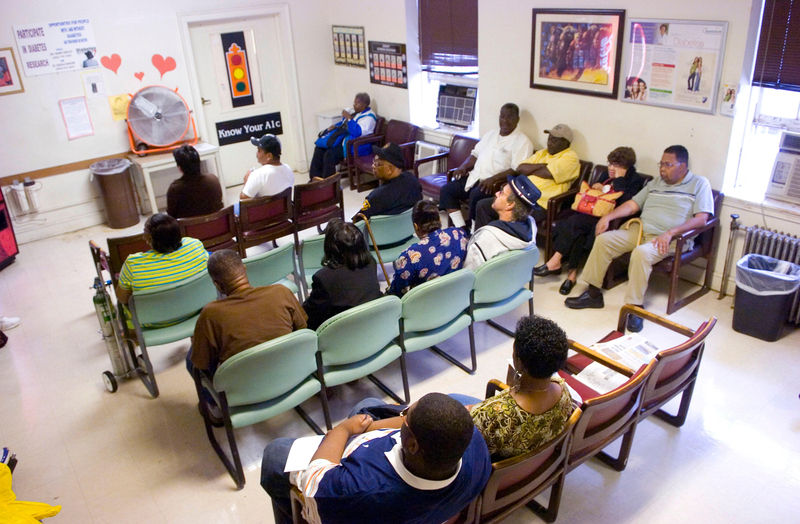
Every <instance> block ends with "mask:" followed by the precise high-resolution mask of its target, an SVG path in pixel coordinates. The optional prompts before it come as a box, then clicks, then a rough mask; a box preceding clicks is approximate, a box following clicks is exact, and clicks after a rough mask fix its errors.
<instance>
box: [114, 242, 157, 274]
mask: <svg viewBox="0 0 800 524" xmlns="http://www.w3.org/2000/svg"><path fill="white" fill-rule="evenodd" d="M149 249H150V244H148V243H147V242H145V241H144V233H138V234H136V235H130V236H126V237H115V238H109V239H108V261H109V263H110V264H111V273H112V275H113V276H114V278H116V277H117V276H118V275H119V272H120V271H122V265H123V264H124V263H125V259H127V258H128V255H132V254H134V253H144V252H145V251H148V250H149Z"/></svg>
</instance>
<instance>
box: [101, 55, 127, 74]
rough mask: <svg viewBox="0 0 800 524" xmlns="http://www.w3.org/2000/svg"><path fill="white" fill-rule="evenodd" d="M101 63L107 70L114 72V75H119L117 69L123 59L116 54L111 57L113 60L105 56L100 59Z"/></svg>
mask: <svg viewBox="0 0 800 524" xmlns="http://www.w3.org/2000/svg"><path fill="white" fill-rule="evenodd" d="M100 63H101V64H103V67H105V68H106V69H110V70H112V71H114V74H115V75H116V74H117V69H119V65H120V64H121V63H122V59H121V58H120V57H119V55H117V54H114V55H111V58H109V57H107V56H104V57H102V58H101V59H100Z"/></svg>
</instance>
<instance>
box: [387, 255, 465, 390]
mask: <svg viewBox="0 0 800 524" xmlns="http://www.w3.org/2000/svg"><path fill="white" fill-rule="evenodd" d="M474 283H475V273H473V272H472V271H471V270H469V269H460V270H458V271H454V272H452V273H450V274H448V275H445V276H443V277H439V278H435V279H433V280H429V281H428V282H425V283H423V284H420V285H418V286H417V287H415V288H413V289H411V290H410V291H409V292H408V293H406V294H405V295H403V298H402V300H401V302H402V304H403V311H402V313H401V316H400V347H402V348H403V352H405V353H410V352H412V351H419V350H420V349H425V348H428V349H430V350H431V351H433V352H434V353H436V354H437V355H439V356H440V357H442V358H444V359H445V360H447V361H448V362H450V363H452V364H455V365H456V366H458V367H459V368H461V369H463V370H464V371H466V372H467V373H469V374H473V373H475V370H476V369H477V368H478V361H477V356H476V355H475V333H474V331H473V329H472V317H471V316H470V310H469V309H470V294H471V292H472V287H473V284H474ZM464 328H468V329H469V351H470V356H471V357H472V367H467V366H465V365H464V364H462V363H461V362H459V361H458V360H457V359H455V358H454V357H453V356H451V355H449V354H447V353H445V352H444V351H442V350H441V349H439V348H438V347H436V344H438V343H440V342H444V341H445V340H447V339H449V338H450V337H452V336H453V335H455V334H456V333H458V332H459V331H461V330H462V329H464Z"/></svg>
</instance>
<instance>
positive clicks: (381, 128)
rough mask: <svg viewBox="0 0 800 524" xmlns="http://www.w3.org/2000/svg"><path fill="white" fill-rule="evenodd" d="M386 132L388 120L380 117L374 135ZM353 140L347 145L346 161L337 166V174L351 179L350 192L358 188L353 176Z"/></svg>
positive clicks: (376, 121)
mask: <svg viewBox="0 0 800 524" xmlns="http://www.w3.org/2000/svg"><path fill="white" fill-rule="evenodd" d="M385 132H386V119H385V118H383V117H382V116H379V117H378V118H377V119H376V120H375V129H374V130H373V131H372V134H376V133H377V134H382V133H385ZM364 136H370V135H364ZM357 138H362V137H357ZM357 138H354V139H353V140H356V139H357ZM353 140H351V141H349V142H348V143H347V149H346V150H345V157H344V160H342V161H341V162H339V165H338V166H337V172H338V173H339V174H340V175H341V177H342V178H349V179H350V190H351V191H352V190H353V189H355V188H356V182H355V178H353V176H354V175H353V169H354V164H353V156H354V155H353Z"/></svg>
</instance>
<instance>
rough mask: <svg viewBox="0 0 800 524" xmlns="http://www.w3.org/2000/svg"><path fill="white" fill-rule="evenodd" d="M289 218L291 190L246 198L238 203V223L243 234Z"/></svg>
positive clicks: (290, 216) (290, 213)
mask: <svg viewBox="0 0 800 524" xmlns="http://www.w3.org/2000/svg"><path fill="white" fill-rule="evenodd" d="M291 218H292V188H287V189H285V190H284V191H281V192H280V193H278V194H277V195H272V196H265V197H259V198H248V199H245V200H242V201H241V202H240V203H239V222H240V224H241V228H242V230H243V231H244V232H245V233H247V232H248V231H253V230H259V229H263V228H265V227H269V226H270V225H272V224H275V223H278V222H281V221H284V220H290V219H291Z"/></svg>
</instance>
